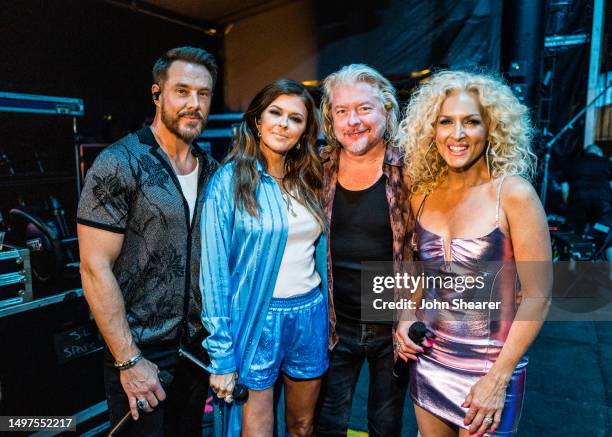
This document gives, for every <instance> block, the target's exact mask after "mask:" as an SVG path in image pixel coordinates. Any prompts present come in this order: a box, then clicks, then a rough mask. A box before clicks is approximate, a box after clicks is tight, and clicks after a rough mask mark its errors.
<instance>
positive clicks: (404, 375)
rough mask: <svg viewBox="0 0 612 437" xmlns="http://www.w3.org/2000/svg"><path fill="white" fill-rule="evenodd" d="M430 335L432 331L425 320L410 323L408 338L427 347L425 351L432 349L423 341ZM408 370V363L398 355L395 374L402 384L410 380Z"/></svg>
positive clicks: (394, 369)
mask: <svg viewBox="0 0 612 437" xmlns="http://www.w3.org/2000/svg"><path fill="white" fill-rule="evenodd" d="M428 334H429V336H428ZM430 337H431V332H430V331H429V330H428V329H427V326H425V323H423V322H415V323H413V324H412V325H410V329H408V338H409V339H410V340H412V341H413V342H414V343H415V344H416V345H417V346H419V347H423V348H424V349H425V352H427V351H428V350H430V349H431V347H427V346H422V345H421V342H422V341H423V340H425V339H426V338H427V339H429V338H430ZM408 372H409V368H408V363H407V362H405V361H404V360H403V359H401V358H400V357H397V361H396V362H395V365H394V366H393V376H395V377H396V378H397V380H398V382H399V383H400V384H405V383H407V382H408V375H409V373H408Z"/></svg>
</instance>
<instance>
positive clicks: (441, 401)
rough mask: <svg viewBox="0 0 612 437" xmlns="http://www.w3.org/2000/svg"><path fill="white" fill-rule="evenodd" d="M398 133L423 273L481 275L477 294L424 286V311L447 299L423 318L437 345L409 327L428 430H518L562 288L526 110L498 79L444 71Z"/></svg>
mask: <svg viewBox="0 0 612 437" xmlns="http://www.w3.org/2000/svg"><path fill="white" fill-rule="evenodd" d="M400 130H401V133H402V140H401V145H402V146H403V148H404V150H405V152H406V163H407V166H408V172H409V174H410V177H411V178H412V182H413V184H414V187H415V193H414V195H413V196H412V199H411V207H412V211H413V213H414V214H415V217H416V228H415V239H416V241H415V243H416V246H417V247H416V248H417V250H418V255H419V259H420V260H421V261H423V262H424V265H425V271H426V272H427V274H428V275H430V276H433V275H434V274H437V275H439V276H440V277H445V278H455V277H458V276H460V275H463V277H464V278H465V277H467V276H466V275H471V276H472V278H473V279H474V278H478V277H480V278H481V281H482V283H481V286H480V287H474V288H473V289H470V290H466V289H465V288H460V287H458V286H453V285H449V286H446V285H445V286H440V285H438V286H437V287H436V285H434V286H425V287H423V290H422V295H421V302H420V304H419V305H418V307H421V308H422V304H423V302H428V303H429V304H430V305H431V304H432V303H433V302H435V303H436V305H437V306H436V307H434V310H431V311H430V310H427V308H425V309H421V310H420V311H418V312H417V313H416V317H417V318H418V319H420V320H421V321H423V322H424V323H425V324H426V325H427V327H428V329H429V330H430V331H431V332H432V333H433V334H434V335H435V340H434V341H433V344H431V343H430V342H429V341H425V342H424V343H423V344H422V345H416V344H414V343H413V342H412V341H411V340H410V339H409V338H408V336H407V332H408V329H409V327H410V325H411V324H412V323H413V322H410V321H407V320H406V321H401V322H400V323H399V326H398V330H397V331H398V343H399V344H400V349H399V356H400V357H401V358H403V359H404V360H407V359H412V360H414V362H413V363H412V364H411V366H410V378H411V379H410V394H411V397H412V399H413V401H414V405H415V413H416V417H417V422H418V425H419V431H420V433H421V435H422V436H423V437H428V436H442V437H445V436H448V437H451V436H457V435H459V436H461V437H463V436H467V435H468V434H469V435H473V434H474V435H478V436H482V435H485V434H486V435H491V434H493V433H494V434H495V435H515V434H516V432H517V427H518V422H519V420H520V415H521V408H522V404H523V395H524V392H525V375H526V370H527V357H526V352H527V349H528V348H529V346H530V345H531V343H532V342H533V340H534V339H535V337H536V336H537V334H538V332H539V330H540V328H541V326H542V323H543V320H544V317H545V315H546V313H547V310H548V304H549V296H550V290H551V285H552V273H551V265H550V260H551V249H550V236H549V234H548V227H547V222H546V216H545V213H544V210H543V208H542V205H541V204H540V201H539V199H538V196H537V194H536V193H535V191H534V189H533V187H532V186H531V184H530V183H529V182H528V181H527V180H526V178H529V177H530V176H532V175H533V171H534V164H535V159H534V158H535V155H534V154H533V153H532V152H531V150H530V140H531V133H532V128H531V125H530V122H529V118H528V110H527V108H526V107H525V106H524V105H523V104H521V103H520V102H519V100H518V99H517V98H516V97H515V96H514V95H513V94H512V91H511V90H510V88H509V87H508V86H507V85H505V84H504V83H502V82H501V81H499V80H498V79H496V78H494V77H491V76H488V75H485V74H471V73H466V72H459V71H455V72H453V71H445V72H441V73H438V74H436V75H434V76H433V77H432V78H431V80H430V81H429V82H428V83H427V84H425V85H423V86H422V87H421V88H420V89H419V90H418V91H417V93H416V94H415V95H414V96H413V98H412V100H411V101H410V103H409V105H408V109H407V112H406V118H405V119H404V121H403V122H402V124H401V127H400ZM517 279H518V280H519V281H517ZM462 302H463V303H467V304H469V303H478V305H474V306H473V307H469V306H468V305H463V306H462V305H461V303H462ZM421 346H424V347H425V348H422V347H421Z"/></svg>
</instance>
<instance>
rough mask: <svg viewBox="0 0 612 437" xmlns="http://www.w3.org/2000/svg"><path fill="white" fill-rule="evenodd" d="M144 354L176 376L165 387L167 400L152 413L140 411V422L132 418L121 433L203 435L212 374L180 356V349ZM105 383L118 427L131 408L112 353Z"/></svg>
mask: <svg viewBox="0 0 612 437" xmlns="http://www.w3.org/2000/svg"><path fill="white" fill-rule="evenodd" d="M143 355H144V357H145V358H146V359H148V360H149V361H152V362H154V363H155V364H157V366H158V367H159V370H160V372H162V374H163V371H167V372H169V373H170V374H171V375H172V376H173V378H172V382H171V383H170V384H169V385H167V386H164V390H165V391H166V400H165V401H163V402H161V403H160V404H159V405H158V407H157V408H155V409H154V410H153V412H151V413H144V412H142V411H141V412H140V414H139V418H138V421H136V422H134V421H130V423H128V424H127V425H126V427H125V431H124V432H122V433H121V436H126V437H127V436H134V437H135V436H143V437H144V436H159V437H162V436H168V437H174V436H197V437H200V436H201V435H202V416H203V413H204V403H205V401H206V395H207V393H208V376H209V375H208V373H206V372H205V371H203V370H201V369H200V368H198V367H196V366H194V365H193V364H191V363H190V362H187V361H185V360H184V359H178V356H177V352H176V348H172V349H161V350H159V349H158V350H155V351H147V350H143ZM104 364H105V365H104V386H105V389H106V400H107V401H108V411H109V414H110V421H111V426H114V425H115V424H116V423H117V422H118V421H119V420H121V418H122V417H123V416H124V415H125V413H127V412H128V411H129V404H128V400H127V396H126V394H125V392H124V391H123V387H122V386H121V381H120V380H119V371H118V370H116V369H114V368H113V367H112V359H111V357H110V354H109V353H108V352H107V353H105V363H104Z"/></svg>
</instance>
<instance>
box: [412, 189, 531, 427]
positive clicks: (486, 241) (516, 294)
mask: <svg viewBox="0 0 612 437" xmlns="http://www.w3.org/2000/svg"><path fill="white" fill-rule="evenodd" d="M502 183H503V180H501V181H500V183H499V187H498V190H497V202H496V214H495V215H496V217H495V223H496V225H495V228H493V230H492V231H491V232H489V233H488V234H486V235H484V236H482V237H478V238H465V239H464V238H453V239H452V241H450V256H451V259H450V263H449V262H447V261H445V255H444V252H445V250H444V239H443V238H442V237H441V236H439V235H436V234H434V233H433V232H430V231H428V230H427V229H425V228H424V227H423V226H422V225H421V223H420V221H419V217H420V215H421V212H422V210H423V206H424V205H425V201H426V199H427V197H425V198H424V199H423V202H422V204H421V206H420V208H419V212H418V214H417V222H416V246H417V250H418V253H419V257H420V261H422V262H423V265H424V268H425V270H426V273H427V274H428V275H436V274H438V275H440V274H444V272H447V274H453V273H452V272H453V271H455V272H461V275H466V274H468V275H469V274H473V275H480V277H482V278H484V281H483V282H484V284H485V286H484V287H482V288H481V289H479V290H476V291H471V290H463V291H462V292H459V291H457V290H456V289H453V288H425V289H424V291H423V300H424V301H429V302H433V301H434V299H435V300H436V301H437V302H443V303H442V304H441V305H439V306H443V307H444V308H442V309H440V308H434V309H424V310H420V311H419V312H418V313H417V316H418V318H419V319H420V320H422V321H423V322H424V323H425V325H427V328H428V329H429V330H430V331H431V332H432V333H434V334H435V336H436V339H435V343H434V345H433V347H432V348H431V349H430V350H428V351H426V352H425V353H422V354H419V361H418V362H415V363H413V364H412V365H411V366H410V395H411V397H412V399H413V401H414V402H415V404H416V405H418V406H419V407H421V408H423V409H425V410H427V411H429V412H430V413H432V414H434V415H436V416H438V417H440V418H442V419H444V420H445V421H447V422H450V423H451V424H453V425H456V426H458V427H461V428H467V426H465V425H464V424H463V419H464V417H465V414H466V413H467V411H468V409H467V408H462V407H461V404H462V403H463V402H464V400H465V398H466V396H467V395H468V393H469V391H470V388H471V387H472V386H473V385H474V384H475V383H476V382H477V381H478V380H479V379H480V378H481V377H482V376H483V375H484V374H486V373H487V371H488V370H489V369H490V368H491V366H492V365H493V363H495V360H496V359H497V357H498V356H499V353H500V351H501V348H502V347H503V346H504V342H505V340H506V337H507V336H508V331H509V330H510V326H511V324H512V320H513V318H514V315H515V314H516V310H517V308H518V303H519V302H520V291H519V288H518V286H517V284H518V282H517V275H516V266H515V263H514V253H513V249H512V242H511V240H510V239H509V238H508V237H507V236H506V235H505V234H504V233H503V232H502V231H501V230H500V229H499V196H500V191H501V186H502ZM448 272H450V273H448ZM456 299H460V300H462V301H464V302H466V301H467V302H469V301H473V302H483V301H487V300H488V301H489V302H493V303H494V302H500V304H499V307H498V309H497V310H495V311H492V310H491V309H490V308H486V307H485V308H483V309H462V308H455V306H454V305H453V302H456ZM444 302H446V303H447V304H446V305H445V304H444ZM526 366H527V357H526V356H525V357H523V359H521V361H520V362H519V364H518V365H517V367H516V369H515V370H514V373H513V375H512V378H511V380H510V383H509V384H508V387H507V389H506V400H505V406H504V409H503V411H502V420H501V423H500V426H499V427H498V428H497V430H496V431H495V435H496V436H498V435H514V434H515V433H516V431H517V426H518V422H519V419H520V416H521V409H522V405H523V395H524V392H525V372H526Z"/></svg>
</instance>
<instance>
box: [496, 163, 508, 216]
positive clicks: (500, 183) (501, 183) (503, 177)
mask: <svg viewBox="0 0 612 437" xmlns="http://www.w3.org/2000/svg"><path fill="white" fill-rule="evenodd" d="M504 179H506V175H504V176H502V178H501V181H499V186H498V187H497V200H496V202H495V224H496V225H497V226H499V204H500V202H501V189H502V185H503V184H504Z"/></svg>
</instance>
